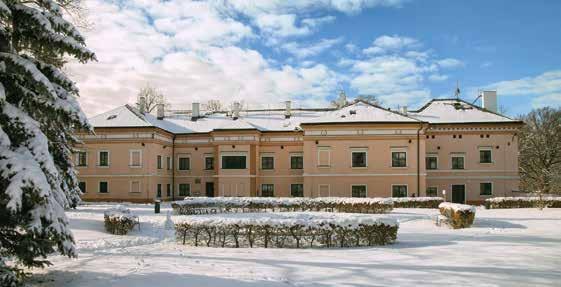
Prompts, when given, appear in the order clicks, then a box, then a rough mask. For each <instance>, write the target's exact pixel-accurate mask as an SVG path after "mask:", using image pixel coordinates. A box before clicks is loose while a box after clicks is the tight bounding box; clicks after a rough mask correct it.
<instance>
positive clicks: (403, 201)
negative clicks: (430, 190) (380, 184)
mask: <svg viewBox="0 0 561 287" xmlns="http://www.w3.org/2000/svg"><path fill="white" fill-rule="evenodd" d="M392 200H393V207H394V208H438V205H439V204H441V203H442V202H444V199H443V198H442V197H400V198H392Z"/></svg>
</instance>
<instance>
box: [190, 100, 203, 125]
mask: <svg viewBox="0 0 561 287" xmlns="http://www.w3.org/2000/svg"><path fill="white" fill-rule="evenodd" d="M199 106H200V104H199V103H192V104H191V120H192V121H196V120H197V119H198V118H200V117H201V111H200V109H199Z"/></svg>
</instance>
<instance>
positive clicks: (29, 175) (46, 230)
mask: <svg viewBox="0 0 561 287" xmlns="http://www.w3.org/2000/svg"><path fill="white" fill-rule="evenodd" d="M71 1H74V0H56V1H55V0H27V1H22V0H0V286H17V285H18V284H21V280H22V279H23V277H24V275H25V273H24V269H23V267H44V266H46V265H48V264H50V263H49V262H48V260H47V258H46V257H47V255H48V254H50V253H53V252H56V251H58V252H60V253H61V254H63V255H67V256H70V257H72V256H75V255H76V251H75V247H74V240H73V237H72V233H71V231H70V229H69V228H68V220H67V218H66V216H65V214H64V210H65V209H66V208H69V207H73V206H75V205H76V204H77V203H78V202H79V200H80V198H79V194H80V191H79V188H78V184H77V179H76V173H75V171H74V168H73V163H72V160H71V156H72V146H73V145H74V144H75V143H77V139H76V138H74V136H73V132H74V131H75V130H77V129H86V130H88V129H90V126H89V125H88V122H87V119H86V117H85V115H84V114H83V112H82V111H81V109H80V106H79V105H78V102H77V97H78V96H79V95H78V89H77V88H76V86H75V85H74V83H73V82H72V81H71V80H70V79H69V78H68V77H66V75H65V74H64V73H63V72H62V71H61V70H60V69H59V68H60V66H61V65H62V63H64V61H63V60H62V59H63V57H71V58H74V59H76V60H78V61H80V62H82V63H84V62H87V61H92V60H95V55H94V54H93V53H92V52H91V51H89V50H88V49H87V48H86V47H85V42H84V37H83V36H81V35H80V33H79V32H78V31H77V30H76V28H75V27H74V26H73V25H72V24H71V23H69V22H67V21H66V20H64V19H63V17H62V13H63V12H62V9H61V8H60V5H59V4H61V5H66V4H68V3H69V2H71Z"/></svg>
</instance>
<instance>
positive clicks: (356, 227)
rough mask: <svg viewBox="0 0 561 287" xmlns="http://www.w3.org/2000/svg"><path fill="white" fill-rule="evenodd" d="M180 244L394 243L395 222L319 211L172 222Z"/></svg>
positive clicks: (297, 245) (292, 245)
mask: <svg viewBox="0 0 561 287" xmlns="http://www.w3.org/2000/svg"><path fill="white" fill-rule="evenodd" d="M174 221H175V230H176V236H177V240H178V242H181V243H182V244H189V245H194V246H199V245H202V246H212V247H235V248H239V247H264V248H303V247H353V246H373V245H386V244H391V243H393V242H395V240H396V238H397V230H398V228H399V225H398V223H397V221H396V220H395V219H390V218H382V217H379V216H376V215H365V214H361V215H357V214H352V215H351V214H335V213H322V212H289V213H243V214H241V213H239V214H228V215H221V214H214V215H200V216H180V217H176V218H174Z"/></svg>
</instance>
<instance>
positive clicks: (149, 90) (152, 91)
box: [137, 84, 169, 113]
mask: <svg viewBox="0 0 561 287" xmlns="http://www.w3.org/2000/svg"><path fill="white" fill-rule="evenodd" d="M140 97H144V98H145V106H144V109H145V111H146V112H148V113H151V112H152V111H154V110H155V109H156V106H157V105H158V104H164V106H169V103H167V102H166V99H165V97H164V95H163V94H162V93H161V92H160V91H159V90H158V89H156V88H155V87H154V86H152V85H150V84H146V86H144V87H143V88H141V89H140V90H139V91H138V100H137V108H139V106H138V105H139V103H140V100H139V99H140Z"/></svg>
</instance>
